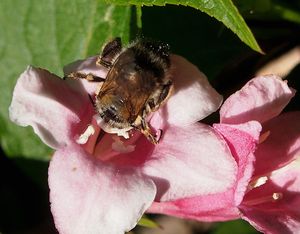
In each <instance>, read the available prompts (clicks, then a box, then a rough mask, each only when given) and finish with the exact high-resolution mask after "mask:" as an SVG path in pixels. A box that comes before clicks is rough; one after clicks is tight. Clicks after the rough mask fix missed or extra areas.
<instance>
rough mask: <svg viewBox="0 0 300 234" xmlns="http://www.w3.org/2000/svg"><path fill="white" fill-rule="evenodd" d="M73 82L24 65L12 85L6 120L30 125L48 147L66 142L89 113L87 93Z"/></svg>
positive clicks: (62, 144)
mask: <svg viewBox="0 0 300 234" xmlns="http://www.w3.org/2000/svg"><path fill="white" fill-rule="evenodd" d="M75 83H76V82H75ZM75 83H70V82H66V81H64V80H62V79H60V78H59V77H58V76H56V75H54V74H51V73H50V72H48V71H46V70H43V69H40V68H34V67H28V68H27V69H26V70H25V71H24V72H23V73H22V74H21V76H20V78H19V79H18V81H17V84H16V86H15V89H14V93H13V98H12V103H11V105H10V107H9V115H10V119H11V120H12V121H13V122H15V123H16V124H19V125H21V126H28V125H30V126H32V127H33V129H34V131H35V133H36V134H37V135H38V136H39V137H40V138H41V139H42V141H43V142H44V143H45V144H47V145H49V146H50V147H52V148H55V149H57V148H59V147H62V146H64V145H67V144H69V143H70V142H71V141H73V138H74V135H75V134H76V132H77V131H76V130H77V128H81V127H82V128H85V127H86V126H87V124H88V121H89V118H90V117H91V116H92V112H93V107H92V105H91V103H90V101H89V98H88V95H87V94H86V93H84V92H80V89H81V90H82V91H83V89H82V87H80V85H79V83H76V84H75ZM79 122H81V124H80V126H77V124H78V123H79ZM75 125H76V126H75ZM80 131H81V130H80Z"/></svg>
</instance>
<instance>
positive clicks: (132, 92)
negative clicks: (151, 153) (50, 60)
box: [71, 38, 172, 144]
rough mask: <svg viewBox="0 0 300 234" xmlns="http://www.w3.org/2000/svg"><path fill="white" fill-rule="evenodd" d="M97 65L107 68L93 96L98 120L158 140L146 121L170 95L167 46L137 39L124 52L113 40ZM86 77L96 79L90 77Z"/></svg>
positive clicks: (153, 141) (117, 42) (118, 43)
mask: <svg viewBox="0 0 300 234" xmlns="http://www.w3.org/2000/svg"><path fill="white" fill-rule="evenodd" d="M97 64H98V65H101V66H105V67H106V68H107V69H108V73H107V76H106V78H105V79H104V80H103V84H102V86H101V88H100V90H99V91H98V92H97V93H96V96H95V106H96V110H97V112H98V113H99V115H100V117H101V118H102V119H103V120H104V122H105V123H107V125H109V126H111V127H112V128H118V129H130V128H134V129H137V130H139V131H141V132H142V133H143V134H144V135H145V136H146V137H147V138H148V139H149V140H150V141H151V142H152V143H154V144H156V143H157V139H156V138H155V136H153V134H152V133H151V130H150V128H149V126H148V124H147V122H146V120H145V118H146V116H147V114H149V112H153V111H155V110H157V109H158V108H159V107H160V105H161V104H162V103H163V102H164V101H165V100H166V98H167V97H168V95H169V93H170V90H171V87H172V82H171V80H170V79H169V70H170V58H169V46H168V45H167V44H163V43H157V42H152V41H145V40H137V41H136V42H134V43H132V44H131V45H129V46H128V47H127V48H125V49H123V48H122V46H121V40H120V38H116V39H114V40H113V41H111V42H109V43H108V44H107V45H106V46H105V47H104V48H103V51H102V53H101V55H100V56H99V58H98V60H97ZM76 76H77V77H79V78H85V77H84V75H82V74H80V75H78V74H72V75H71V77H73V78H74V77H75V78H76ZM88 76H89V77H88ZM86 77H87V78H86V79H88V80H92V79H91V78H93V77H94V80H95V79H97V77H95V76H93V74H88V75H86ZM98 78H99V77H98Z"/></svg>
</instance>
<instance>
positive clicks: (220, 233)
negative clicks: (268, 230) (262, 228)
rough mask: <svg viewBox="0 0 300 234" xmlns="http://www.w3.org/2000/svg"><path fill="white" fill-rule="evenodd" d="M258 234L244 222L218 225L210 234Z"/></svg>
mask: <svg viewBox="0 0 300 234" xmlns="http://www.w3.org/2000/svg"><path fill="white" fill-rule="evenodd" d="M228 233H231V234H240V233H243V234H259V232H258V231H256V230H255V229H254V228H253V227H252V226H251V225H250V224H249V223H247V222H246V221H244V220H235V221H229V222H223V223H219V224H218V225H217V227H216V228H215V230H214V231H212V234H228Z"/></svg>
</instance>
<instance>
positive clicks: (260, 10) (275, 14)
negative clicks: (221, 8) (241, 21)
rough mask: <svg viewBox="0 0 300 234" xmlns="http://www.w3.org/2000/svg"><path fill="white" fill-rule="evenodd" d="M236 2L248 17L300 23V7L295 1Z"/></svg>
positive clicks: (238, 0) (240, 0)
mask: <svg viewBox="0 0 300 234" xmlns="http://www.w3.org/2000/svg"><path fill="white" fill-rule="evenodd" d="M234 2H235V3H236V6H237V7H238V8H239V10H240V12H241V14H242V15H243V16H244V17H246V18H247V19H256V20H277V21H278V20H279V19H283V20H286V21H290V22H293V23H297V24H300V12H299V10H300V9H299V6H298V7H297V5H294V4H293V2H289V1H287V2H283V1H278V0H235V1H234Z"/></svg>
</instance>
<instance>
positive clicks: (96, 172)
mask: <svg viewBox="0 0 300 234" xmlns="http://www.w3.org/2000/svg"><path fill="white" fill-rule="evenodd" d="M171 63H172V80H173V83H174V91H173V94H172V96H171V97H170V98H169V99H168V101H167V103H166V104H165V105H164V106H162V107H161V108H160V109H159V110H158V111H156V112H155V113H153V115H152V116H151V119H150V120H149V123H150V125H151V127H152V128H153V129H155V130H158V129H161V130H162V136H161V138H160V142H159V144H158V145H153V144H151V143H150V142H149V141H148V140H147V139H146V138H145V137H144V136H143V135H141V134H140V133H138V132H134V133H133V134H132V136H131V137H130V138H129V139H127V140H126V139H124V138H122V137H121V138H120V137H118V136H117V135H116V134H108V133H105V132H104V131H103V130H102V129H100V127H99V126H98V124H97V121H96V119H95V118H94V115H95V109H94V106H93V104H92V103H91V101H90V98H89V95H88V94H91V95H93V94H94V92H95V90H96V89H97V87H96V86H97V84H95V83H89V82H87V81H85V80H83V81H82V80H76V81H75V80H62V79H60V78H59V77H57V76H56V75H54V74H51V73H49V72H48V71H46V70H43V69H39V68H34V67H28V68H27V69H26V71H25V72H24V73H23V74H22V75H21V76H20V78H19V79H18V81H17V84H16V87H15V89H14V93H13V99H12V103H11V106H10V118H11V120H12V121H14V122H15V123H17V124H19V125H22V126H28V125H30V126H32V127H33V129H34V131H35V133H36V134H37V135H38V136H39V137H40V138H41V140H42V141H43V142H44V143H45V144H47V145H49V146H50V147H52V148H53V149H55V150H56V151H55V153H54V155H53V157H52V159H51V161H50V166H49V187H50V202H51V211H52V214H53V217H54V221H55V225H56V227H57V229H58V231H59V232H61V233H72V234H74V233H80V234H81V233H123V232H124V231H128V230H130V229H132V228H133V227H134V226H135V225H136V223H137V222H138V220H139V218H140V217H141V215H142V214H143V213H144V212H145V211H146V210H147V209H148V208H149V207H150V205H151V204H152V203H153V202H155V203H160V202H162V203H164V202H170V201H174V200H178V199H184V198H188V197H195V196H203V197H205V196H213V194H222V193H224V192H225V191H227V190H228V188H231V187H232V186H233V184H234V183H235V177H236V174H237V166H236V162H235V160H234V159H233V158H232V155H231V152H230V149H229V147H228V146H227V144H226V142H225V140H224V139H223V138H222V137H221V136H220V135H219V134H218V133H217V132H216V131H215V130H214V129H213V128H211V127H209V126H208V125H204V124H201V123H198V122H197V121H199V120H201V119H202V118H204V117H205V116H207V115H209V114H210V113H211V112H213V111H216V110H217V109H218V108H219V106H220V104H221V101H222V98H221V96H220V95H219V94H218V93H217V92H216V91H215V90H214V89H213V88H212V87H211V86H210V85H209V83H208V81H207V79H206V77H205V76H204V75H203V74H202V73H201V72H200V71H199V70H198V69H197V68H196V67H195V66H193V65H192V64H191V63H189V62H188V61H186V60H185V59H183V58H181V57H179V56H172V58H171ZM66 70H67V71H66V72H67V73H68V72H70V71H82V72H85V73H88V72H91V71H92V72H93V73H94V74H96V75H98V76H100V77H105V70H104V69H101V68H99V67H95V58H94V57H93V58H90V59H87V60H84V61H81V62H77V63H74V64H71V65H70V66H68V67H67V68H66ZM220 202H222V201H220ZM207 205H209V201H208V203H207ZM182 212H184V211H182Z"/></svg>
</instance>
